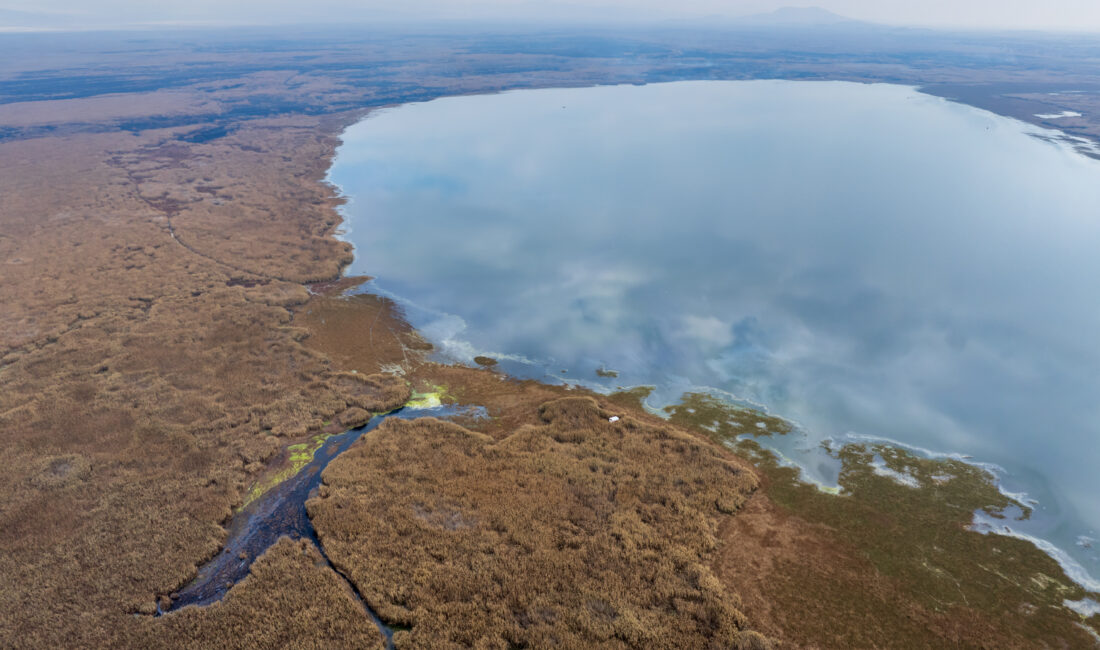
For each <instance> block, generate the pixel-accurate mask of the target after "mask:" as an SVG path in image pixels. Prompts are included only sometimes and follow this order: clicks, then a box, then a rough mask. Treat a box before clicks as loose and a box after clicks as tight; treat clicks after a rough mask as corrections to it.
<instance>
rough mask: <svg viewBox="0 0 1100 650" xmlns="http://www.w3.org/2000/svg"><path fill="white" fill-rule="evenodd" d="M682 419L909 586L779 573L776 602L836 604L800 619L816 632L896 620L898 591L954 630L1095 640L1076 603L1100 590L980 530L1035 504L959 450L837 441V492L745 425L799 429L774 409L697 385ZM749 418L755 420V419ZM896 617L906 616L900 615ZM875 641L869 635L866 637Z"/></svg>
mask: <svg viewBox="0 0 1100 650" xmlns="http://www.w3.org/2000/svg"><path fill="white" fill-rule="evenodd" d="M665 410H666V412H667V413H668V414H669V416H670V417H669V419H670V421H672V422H675V423H678V424H681V425H684V426H689V427H692V428H694V429H695V430H696V431H698V432H700V433H701V434H703V435H706V436H708V437H711V438H712V439H715V440H716V441H719V442H723V443H725V444H727V445H729V446H730V447H731V448H732V449H734V450H736V451H737V452H738V453H739V454H741V455H742V456H744V457H745V458H746V459H748V460H750V461H751V462H752V463H753V464H754V466H755V467H756V468H757V469H758V471H760V472H762V474H763V476H764V478H765V479H766V490H767V494H768V496H769V497H770V498H771V499H772V500H773V501H774V502H775V503H776V504H777V505H779V506H780V507H781V508H783V509H784V510H785V511H786V512H788V513H790V514H791V515H793V516H796V517H798V518H801V519H803V520H805V521H806V522H809V523H811V524H820V525H824V526H827V527H828V529H829V530H830V531H831V532H832V534H833V535H835V537H836V539H837V542H838V544H840V545H842V546H847V547H850V548H851V549H852V550H853V551H854V552H855V553H856V554H858V556H859V557H860V558H862V559H865V560H866V561H867V562H868V563H869V564H870V566H871V567H873V570H874V571H875V572H877V573H878V574H879V575H881V576H883V577H884V578H886V579H887V580H888V582H889V584H890V585H891V586H892V587H891V589H892V590H896V592H898V594H900V596H899V595H892V596H890V597H888V598H882V597H881V595H880V596H875V595H869V594H864V593H861V592H860V589H859V588H858V587H856V586H854V585H853V586H851V587H847V588H846V586H845V585H844V584H843V582H842V581H840V580H838V579H837V576H836V575H835V574H834V575H832V576H831V577H829V578H828V579H826V578H825V577H824V576H815V574H814V573H813V572H807V573H806V576H805V579H804V580H802V581H799V582H798V583H797V584H789V583H788V584H784V583H780V582H777V583H775V584H774V585H772V587H773V591H771V592H770V593H769V597H770V598H772V599H773V602H774V605H775V606H776V607H784V606H786V607H795V606H796V605H795V603H803V606H804V604H805V602H806V601H807V599H820V600H821V602H829V603H831V605H830V607H829V610H828V615H827V616H826V615H825V612H821V614H822V615H821V616H815V615H810V614H809V613H807V614H806V615H805V616H804V617H803V618H802V619H800V621H801V622H802V624H803V628H802V633H803V634H805V635H806V638H807V639H820V638H828V636H829V635H830V634H834V633H835V628H836V627H837V626H838V625H842V624H843V621H844V620H845V618H846V615H845V612H847V615H848V616H852V615H855V614H856V613H857V612H858V615H856V616H855V618H854V619H853V620H851V621H850V623H851V625H853V626H862V627H863V628H864V629H865V630H868V631H869V630H870V629H871V628H870V627H868V626H867V625H866V622H865V621H862V620H860V619H861V618H862V617H863V616H864V615H866V613H868V612H873V613H874V614H875V616H879V617H882V619H883V620H885V621H890V624H889V626H888V627H892V628H893V629H895V630H898V631H901V630H905V629H906V628H907V625H906V624H905V622H904V621H901V620H896V619H897V618H898V617H899V615H901V614H904V611H901V612H899V611H898V599H899V598H901V599H903V600H904V601H908V602H911V603H913V604H915V605H917V606H919V607H920V609H921V611H923V612H926V613H927V614H926V615H928V616H931V617H932V619H933V620H935V621H936V623H935V625H937V626H939V627H941V629H942V630H943V631H945V633H946V634H947V636H948V638H951V634H955V633H956V632H951V628H952V626H960V625H970V626H974V628H975V629H976V630H978V629H983V627H984V628H986V630H985V631H983V634H988V635H989V639H990V641H991V642H992V641H993V640H995V639H998V638H1000V639H1001V643H1003V644H1004V646H1002V647H1019V646H1028V645H1032V644H1038V643H1050V642H1053V641H1054V640H1055V639H1061V640H1062V641H1063V642H1066V643H1068V644H1069V645H1070V646H1071V647H1082V646H1085V645H1087V644H1088V643H1089V634H1088V631H1087V629H1086V628H1085V627H1083V626H1088V629H1091V630H1094V631H1100V616H1092V617H1091V618H1089V619H1085V618H1084V617H1082V616H1081V615H1079V614H1077V613H1076V612H1074V611H1072V610H1071V609H1070V608H1069V607H1067V606H1066V604H1065V603H1066V601H1076V600H1080V599H1082V598H1085V597H1088V596H1090V595H1091V597H1093V598H1096V597H1097V595H1096V594H1089V593H1088V592H1086V591H1085V590H1084V589H1082V588H1081V587H1080V586H1078V585H1077V584H1075V583H1074V582H1073V581H1072V580H1070V578H1068V577H1067V576H1066V574H1065V572H1064V571H1063V570H1062V568H1061V567H1060V566H1059V565H1058V563H1057V562H1056V561H1055V560H1054V559H1052V558H1051V557H1049V556H1048V555H1046V554H1045V553H1044V552H1043V551H1041V550H1039V549H1038V548H1036V547H1035V546H1034V545H1033V544H1032V543H1030V542H1028V541H1026V540H1021V539H1015V538H1011V537H1007V536H1001V535H983V534H980V533H978V532H975V531H974V530H972V528H971V524H972V523H973V521H974V513H975V512H978V511H981V512H984V513H986V514H987V515H988V516H991V517H994V518H998V519H1003V520H1005V521H1006V523H1010V521H1011V519H1010V518H1011V517H1016V518H1026V517H1028V516H1029V515H1030V510H1029V509H1028V507H1027V506H1025V505H1021V504H1018V503H1016V502H1014V501H1012V500H1011V499H1009V498H1008V497H1006V496H1005V495H1004V494H1002V493H1001V492H1000V490H999V489H998V488H997V485H996V482H995V477H993V476H992V475H990V474H989V472H987V471H986V470H985V469H983V468H980V467H977V466H975V465H971V464H968V463H966V462H963V461H960V460H954V459H928V458H923V457H920V456H917V455H915V454H913V453H910V452H908V451H906V450H904V449H899V448H897V447H893V446H889V445H883V444H867V445H859V444H849V445H844V446H842V447H840V448H839V449H836V450H834V451H833V453H834V454H835V455H836V457H837V458H838V459H839V460H840V462H841V464H842V469H841V472H840V479H839V483H840V494H839V496H838V495H833V494H828V493H825V492H823V491H821V490H820V489H818V488H817V487H816V486H814V485H811V484H807V483H805V482H802V481H801V480H800V479H799V470H798V469H797V468H792V467H789V466H786V465H783V464H780V462H778V459H777V457H776V456H775V455H774V453H773V452H771V451H769V450H766V449H765V448H764V447H762V446H761V445H760V444H759V443H758V442H756V441H755V440H754V439H752V438H747V437H745V436H744V435H742V434H744V433H754V431H753V429H754V428H755V429H757V430H763V431H764V432H767V431H771V430H774V431H776V432H781V433H782V432H787V431H790V430H791V429H790V427H789V425H777V424H776V423H775V422H773V420H775V419H776V418H770V417H769V416H759V417H760V418H761V419H760V420H759V421H760V422H762V423H764V426H763V427H761V426H760V425H759V424H756V423H755V422H753V420H754V416H753V415H752V411H751V410H745V409H742V408H741V407H737V406H731V405H727V404H723V403H722V402H721V401H719V400H717V399H715V398H712V397H710V396H706V395H698V394H689V395H685V396H684V400H683V401H682V402H681V403H680V404H676V405H673V406H670V407H668V408H667V409H665ZM746 425H751V427H750V426H746ZM892 619H895V620H892ZM862 642H867V638H866V637H865V638H864V641H862Z"/></svg>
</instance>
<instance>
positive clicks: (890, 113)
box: [330, 81, 1100, 576]
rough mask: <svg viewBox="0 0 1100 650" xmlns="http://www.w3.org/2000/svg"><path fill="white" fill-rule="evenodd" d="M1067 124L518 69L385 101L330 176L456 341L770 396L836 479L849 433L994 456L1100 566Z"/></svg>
mask: <svg viewBox="0 0 1100 650" xmlns="http://www.w3.org/2000/svg"><path fill="white" fill-rule="evenodd" d="M1043 134H1046V135H1050V134H1051V132H1045V131H1042V130H1040V129H1038V128H1036V127H1031V126H1027V125H1024V124H1022V123H1020V122H1017V121H1014V120H1010V119H1007V118H1002V117H998V116H996V115H993V114H990V113H987V112H983V111H980V110H977V109H974V108H971V107H968V106H963V105H959V104H953V103H950V102H947V101H944V100H941V99H938V98H934V97H930V96H926V95H923V94H921V93H919V92H917V91H916V90H914V89H912V88H908V87H902V86H890V85H859V84H849V83H836V82H823V83H817V82H782V81H774V82H770V81H766V82H684V83H670V84H657V85H649V86H641V87H634V86H616V87H600V88H587V89H554V90H534V91H518V92H511V93H505V94H500V95H483V96H473V97H457V98H448V99H441V100H436V101H432V102H428V103H421V104H410V105H405V106H401V107H399V108H395V109H390V110H384V111H379V112H376V113H374V114H372V115H371V116H370V117H369V118H367V119H366V120H364V121H363V122H361V123H359V124H357V125H355V126H353V127H351V128H350V129H349V130H348V131H347V133H346V134H345V136H344V145H343V146H342V147H341V148H340V150H339V153H338V156H337V159H336V162H335V165H334V167H333V169H332V172H331V177H330V179H331V181H332V182H334V183H336V184H338V185H339V186H340V187H341V188H342V189H343V191H344V193H345V194H346V195H347V196H348V197H349V198H350V203H349V204H348V206H347V218H348V221H347V224H346V227H347V231H348V234H347V237H348V239H349V240H350V241H352V242H353V243H354V245H355V247H356V261H355V263H354V265H353V267H352V269H351V270H350V272H351V273H355V274H369V275H372V276H374V277H376V278H377V279H376V281H375V282H374V283H373V285H372V286H371V290H373V291H378V292H381V293H386V294H389V295H392V296H395V297H396V298H398V299H399V300H400V301H401V302H402V303H403V304H404V305H405V306H406V308H407V310H408V313H409V316H410V318H411V320H412V321H413V323H414V325H416V326H417V327H419V328H420V329H421V331H423V332H424V333H425V334H426V335H427V336H428V337H429V338H430V339H432V340H433V341H434V342H435V343H437V344H438V345H439V346H440V347H441V349H442V350H443V352H444V353H445V354H447V355H449V356H450V357H451V358H454V359H458V360H463V361H469V360H471V359H472V358H473V356H474V355H477V354H485V355H490V356H495V357H497V358H499V359H501V360H502V366H503V367H504V368H505V369H506V370H507V371H509V372H512V373H514V374H518V375H523V376H535V377H540V378H542V377H553V378H555V379H556V380H559V381H561V380H564V381H569V382H574V383H583V384H586V385H590V386H597V387H604V388H614V387H615V386H631V385H639V384H652V385H655V386H657V391H656V392H655V393H654V395H653V397H652V398H651V400H650V403H651V404H652V405H655V406H656V405H661V404H667V403H669V402H672V401H676V400H677V398H678V397H679V396H680V395H681V394H682V393H683V392H685V391H688V390H699V389H705V390H708V391H710V392H713V393H715V394H719V395H725V396H728V397H731V398H737V399H741V400H747V401H751V402H754V403H759V404H762V405H764V406H766V407H767V409H768V410H769V411H771V412H773V413H776V414H778V415H781V416H785V417H787V418H789V419H792V420H793V421H795V422H797V423H798V424H799V425H800V427H801V433H800V434H797V435H794V436H791V437H790V438H789V439H785V440H777V441H775V443H774V444H775V445H776V446H777V447H778V448H780V449H781V451H782V452H783V453H784V454H785V455H787V456H788V457H791V458H793V459H794V460H795V461H797V462H799V463H800V464H802V465H803V466H804V471H805V475H806V476H807V478H809V479H812V480H817V481H821V482H823V483H826V484H828V483H830V482H832V481H835V479H836V475H835V467H834V464H833V463H832V462H831V460H830V459H829V457H828V456H827V454H825V453H823V452H822V451H821V450H820V446H819V443H820V442H821V441H822V440H824V439H832V440H834V441H840V442H844V441H846V440H852V439H856V440H858V439H861V438H859V436H876V437H881V438H888V439H891V440H894V441H898V442H900V443H904V444H905V445H911V446H913V447H917V448H921V449H924V450H928V452H935V453H953V454H966V455H969V456H972V457H973V459H974V460H975V461H980V462H984V463H992V464H996V465H997V466H999V467H1001V468H1003V470H1004V472H1003V473H1002V485H1003V488H1004V489H1005V490H1010V491H1014V492H1020V493H1026V495H1027V498H1029V499H1035V500H1037V501H1038V506H1037V511H1036V514H1035V516H1034V517H1033V519H1032V520H1031V521H1029V522H1013V521H1010V522H1009V523H1010V525H1011V526H1012V527H1013V529H1014V530H1016V531H1017V532H1018V533H1021V534H1028V535H1035V536H1039V537H1042V538H1045V539H1048V540H1051V541H1053V542H1054V543H1055V544H1056V545H1057V546H1058V547H1059V548H1060V549H1062V550H1063V551H1065V552H1067V553H1069V554H1070V555H1072V556H1073V558H1075V559H1076V561H1077V562H1079V563H1080V564H1081V565H1083V566H1084V567H1085V569H1087V570H1088V571H1089V572H1090V573H1091V574H1092V575H1093V576H1100V561H1098V559H1097V556H1096V550H1095V549H1094V548H1090V547H1089V546H1090V545H1089V541H1088V538H1092V537H1098V535H1097V534H1096V533H1095V532H1094V531H1096V530H1098V529H1100V497H1098V495H1100V478H1098V470H1100V467H1098V465H1100V163H1098V162H1097V161H1094V160H1090V159H1087V158H1085V157H1083V156H1081V155H1079V154H1077V153H1075V152H1073V151H1072V150H1071V149H1070V148H1069V147H1068V146H1066V145H1062V144H1058V143H1052V142H1049V141H1043V140H1041V139H1040V138H1037V137H1034V136H1035V135H1043ZM601 367H602V368H607V369H613V370H616V371H618V372H619V373H620V374H619V377H618V378H601V377H597V375H596V370H597V369H598V368H601ZM562 370H565V371H566V372H565V373H562V372H561V371H562Z"/></svg>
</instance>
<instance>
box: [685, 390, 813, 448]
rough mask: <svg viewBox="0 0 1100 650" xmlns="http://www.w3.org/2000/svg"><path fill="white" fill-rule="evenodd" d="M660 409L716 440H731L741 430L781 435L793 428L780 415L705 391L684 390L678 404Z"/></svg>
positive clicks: (754, 433)
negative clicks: (691, 391)
mask: <svg viewBox="0 0 1100 650" xmlns="http://www.w3.org/2000/svg"><path fill="white" fill-rule="evenodd" d="M664 412H665V414H667V416H668V419H669V421H670V422H672V423H673V424H678V425H680V426H685V427H688V428H692V429H695V430H696V431H699V432H700V433H703V434H705V435H707V436H709V437H710V438H713V439H714V440H717V441H718V442H729V441H733V440H736V438H737V437H738V436H741V435H745V434H749V435H752V436H766V435H784V434H787V433H790V432H791V431H793V429H794V428H793V427H792V426H791V423H790V422H787V421H786V420H784V419H782V418H778V417H775V416H774V415H768V414H767V413H764V412H762V411H758V410H756V409H752V408H748V407H745V406H738V405H736V404H731V403H729V402H726V401H723V400H721V399H719V398H717V397H715V396H713V395H708V394H707V393H685V394H684V396H683V397H682V398H681V399H680V403H679V404H672V405H670V406H666V407H665V408H664Z"/></svg>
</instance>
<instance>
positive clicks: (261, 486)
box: [237, 433, 332, 511]
mask: <svg viewBox="0 0 1100 650" xmlns="http://www.w3.org/2000/svg"><path fill="white" fill-rule="evenodd" d="M331 435H332V434H328V433H319V434H317V435H315V436H312V437H311V438H310V439H309V440H308V441H306V442H300V443H297V444H293V445H288V446H287V448H286V459H285V460H284V461H282V462H281V463H279V465H278V468H277V469H275V470H274V471H271V472H268V473H266V474H265V475H264V476H262V477H260V478H259V479H257V480H256V482H255V483H253V484H252V487H250V488H249V489H248V494H246V495H245V498H244V502H243V503H241V505H240V507H239V508H237V510H238V511H239V510H243V509H244V508H246V507H247V506H248V504H250V503H252V502H253V501H255V500H256V499H258V498H260V497H261V496H263V495H264V494H266V493H267V492H268V491H269V490H271V489H272V488H274V487H276V486H277V485H279V484H280V483H282V482H284V481H286V480H288V479H290V478H293V477H294V476H296V475H297V474H298V472H300V471H302V468H303V467H305V466H306V465H308V464H309V463H310V462H311V461H312V460H313V457H314V455H316V453H317V450H318V449H320V448H321V447H322V446H323V445H324V444H325V441H326V440H328V439H329V437H331Z"/></svg>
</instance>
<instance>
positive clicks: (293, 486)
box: [158, 406, 466, 647]
mask: <svg viewBox="0 0 1100 650" xmlns="http://www.w3.org/2000/svg"><path fill="white" fill-rule="evenodd" d="M465 413H466V410H465V409H460V408H456V407H453V406H439V407H435V408H427V409H409V408H403V409H398V410H396V411H393V412H391V413H387V414H385V415H378V416H375V417H374V418H372V419H371V420H370V422H368V423H367V424H365V425H364V426H362V427H359V428H357V429H352V430H350V431H345V432H344V433H340V434H336V435H333V436H331V437H329V438H328V439H326V440H325V442H324V443H323V444H322V445H321V447H320V448H319V449H318V450H317V452H316V453H315V454H314V456H313V459H312V460H311V461H310V462H309V463H308V464H306V465H305V466H304V467H302V469H301V470H300V471H299V472H298V473H297V474H295V475H294V476H292V477H291V478H289V479H287V480H286V481H283V482H282V483H279V484H278V485H276V486H274V487H272V488H271V489H270V490H268V491H267V492H265V493H264V494H263V495H262V496H260V497H259V498H257V499H256V500H255V501H253V502H252V503H249V504H248V505H247V506H245V507H244V508H243V509H241V510H240V511H239V512H237V513H236V514H235V515H234V516H233V519H232V521H231V522H230V524H229V537H228V539H227V540H226V542H225V546H224V547H223V548H222V550H221V552H219V553H218V554H217V555H216V556H214V557H213V558H211V559H210V560H209V561H208V562H207V563H206V564H204V565H203V566H202V567H200V568H199V573H198V576H196V577H195V579H194V580H192V581H191V583H190V584H188V585H187V586H186V587H184V588H183V589H180V590H179V592H178V594H177V597H176V598H175V599H174V600H173V601H172V604H171V606H170V607H169V608H168V610H167V611H158V615H160V614H165V613H167V612H171V611H175V610H178V609H180V608H183V607H187V606H189V605H197V606H200V607H202V606H205V605H209V604H211V603H214V602H217V601H219V600H221V599H222V597H224V596H225V594H226V593H227V592H228V591H229V590H230V589H231V588H232V587H233V585H235V584H237V583H238V582H240V581H241V580H243V579H244V578H245V576H247V575H248V573H249V569H250V568H251V567H252V562H254V561H255V560H256V558H258V557H259V556H260V555H262V554H263V553H264V551H266V550H267V549H268V548H270V547H271V546H272V545H273V544H274V543H275V542H276V541H277V540H278V539H279V538H280V537H283V536H284V535H285V536H287V537H290V538H291V539H308V540H310V541H312V542H313V544H314V545H315V546H316V547H317V548H318V550H319V551H320V552H321V555H322V557H324V559H325V561H326V562H327V563H328V565H329V566H330V567H332V569H333V571H335V572H336V573H337V574H338V575H340V577H341V578H343V579H344V581H345V582H347V583H348V586H349V587H351V590H352V593H354V594H355V596H356V598H357V600H358V601H359V603H360V605H362V607H363V610H364V611H365V612H366V614H367V615H368V616H370V618H371V619H372V620H373V621H374V623H375V624H376V625H377V626H378V628H379V629H380V630H381V631H382V633H383V634H384V635H385V636H386V644H387V647H392V645H393V644H392V637H393V632H392V630H390V629H389V627H387V626H386V624H385V623H383V622H382V620H381V619H379V618H378V616H377V615H376V614H375V613H374V611H373V610H371V608H370V606H369V605H368V604H367V603H366V602H365V601H364V600H363V598H362V596H361V595H360V594H359V592H358V591H357V590H356V588H355V585H354V584H352V583H351V581H350V580H348V579H347V577H346V576H344V574H342V573H341V572H340V571H339V570H338V569H337V568H336V567H335V566H333V564H332V562H331V561H330V560H329V559H328V556H327V555H326V554H325V550H324V548H323V547H322V546H321V543H320V540H318V539H317V532H316V531H315V530H314V529H313V524H312V522H310V520H309V515H308V514H307V513H306V500H307V499H309V498H310V497H312V496H314V495H316V490H317V488H318V486H320V484H321V472H323V471H324V469H325V468H326V467H328V464H329V463H330V462H332V460H333V459H334V458H336V457H337V456H339V455H340V454H342V453H343V452H345V451H347V449H348V448H349V447H351V445H352V444H353V443H354V442H355V441H356V440H358V439H359V438H361V437H362V436H363V434H365V433H367V432H369V431H372V430H374V429H375V428H376V427H378V425H380V424H381V423H382V422H383V421H385V420H386V419H388V418H394V417H396V418H402V419H413V418H420V417H439V418H443V417H450V416H454V415H459V414H465Z"/></svg>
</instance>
